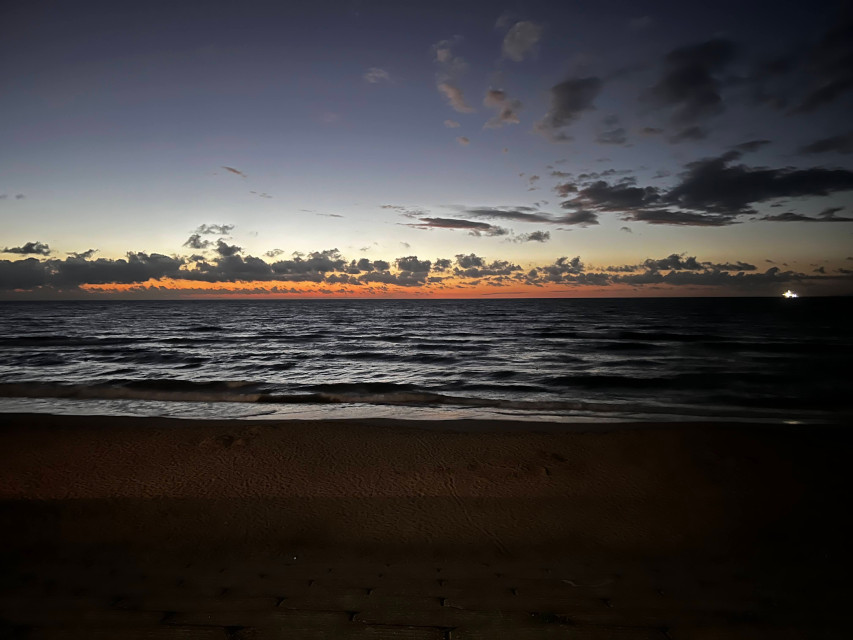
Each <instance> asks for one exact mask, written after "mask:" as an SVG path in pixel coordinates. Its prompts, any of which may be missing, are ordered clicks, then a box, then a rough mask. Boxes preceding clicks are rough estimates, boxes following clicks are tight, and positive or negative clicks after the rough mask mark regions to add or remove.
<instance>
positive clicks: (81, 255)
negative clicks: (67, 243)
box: [68, 249, 98, 260]
mask: <svg viewBox="0 0 853 640" xmlns="http://www.w3.org/2000/svg"><path fill="white" fill-rule="evenodd" d="M96 253H98V250H97V249H87V250H86V251H79V252H78V251H70V252H69V253H68V255H69V256H70V257H72V258H77V259H78V260H88V259H89V258H91V257H92V256H93V255H95V254H96Z"/></svg>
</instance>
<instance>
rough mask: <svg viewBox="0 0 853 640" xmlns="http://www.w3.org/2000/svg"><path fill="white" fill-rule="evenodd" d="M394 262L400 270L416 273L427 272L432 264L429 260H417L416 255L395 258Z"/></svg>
mask: <svg viewBox="0 0 853 640" xmlns="http://www.w3.org/2000/svg"><path fill="white" fill-rule="evenodd" d="M394 263H395V264H396V266H397V268H398V269H399V270H400V271H411V272H417V273H427V272H429V270H430V267H431V266H432V263H431V262H430V261H429V260H418V257H417V256H405V257H403V258H397V259H396V260H395V261H394Z"/></svg>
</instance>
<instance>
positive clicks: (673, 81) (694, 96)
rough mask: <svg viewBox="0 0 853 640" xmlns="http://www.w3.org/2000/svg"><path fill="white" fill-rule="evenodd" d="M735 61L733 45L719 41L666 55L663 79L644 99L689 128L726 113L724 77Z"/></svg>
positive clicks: (685, 48) (647, 92) (682, 48)
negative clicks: (695, 123) (722, 92)
mask: <svg viewBox="0 0 853 640" xmlns="http://www.w3.org/2000/svg"><path fill="white" fill-rule="evenodd" d="M734 58H735V46H734V44H733V43H732V41H730V40H727V39H723V38H718V39H715V40H709V41H707V42H702V43H700V44H694V45H689V46H686V47H680V48H678V49H674V50H672V51H670V52H669V53H668V54H666V56H665V58H664V62H663V73H662V75H661V77H660V79H659V80H658V81H657V83H655V84H654V85H653V86H652V87H650V88H649V89H648V90H647V91H646V92H645V93H644V96H643V97H644V99H645V100H646V101H647V102H648V103H649V104H651V105H652V106H655V107H657V108H660V109H666V110H668V111H669V112H670V115H671V118H672V121H673V122H674V123H675V124H680V125H687V124H691V123H694V122H696V121H698V120H704V119H706V118H709V117H711V116H715V115H718V114H720V113H722V112H723V111H724V110H725V105H724V104H723V98H722V95H721V90H722V80H721V79H720V77H719V76H720V74H721V73H722V72H724V71H725V70H726V68H727V67H728V65H729V64H730V63H731V62H732V61H733V60H734Z"/></svg>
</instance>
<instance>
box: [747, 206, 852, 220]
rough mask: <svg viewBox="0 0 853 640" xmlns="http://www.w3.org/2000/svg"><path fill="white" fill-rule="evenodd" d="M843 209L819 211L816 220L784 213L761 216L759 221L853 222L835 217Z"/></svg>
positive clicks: (835, 208) (833, 208)
mask: <svg viewBox="0 0 853 640" xmlns="http://www.w3.org/2000/svg"><path fill="white" fill-rule="evenodd" d="M843 209H844V208H843V207H830V208H828V209H824V210H823V211H821V212H820V213H819V214H818V215H817V217H816V218H813V217H811V216H806V215H803V214H801V213H794V212H792V211H786V212H785V213H780V214H777V215H775V216H762V217H761V218H759V220H767V221H770V222H853V218H849V217H844V216H837V215H835V214H836V213H838V212H839V211H843Z"/></svg>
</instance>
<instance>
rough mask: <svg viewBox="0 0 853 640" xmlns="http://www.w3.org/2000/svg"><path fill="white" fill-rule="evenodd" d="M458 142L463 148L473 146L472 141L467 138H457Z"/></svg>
mask: <svg viewBox="0 0 853 640" xmlns="http://www.w3.org/2000/svg"><path fill="white" fill-rule="evenodd" d="M456 142H458V143H459V144H461V145H462V146H463V147H467V146H468V145H469V144H471V141H470V140H469V139H468V138H466V137H465V136H459V137H458V138H456Z"/></svg>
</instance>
